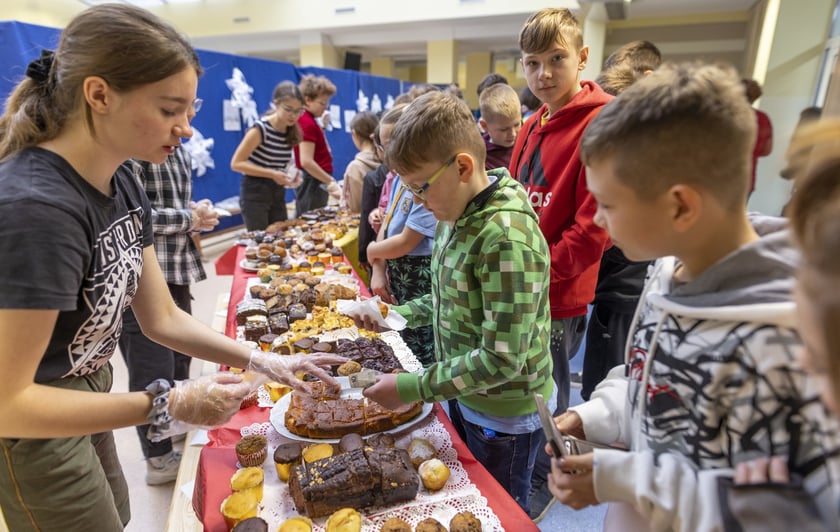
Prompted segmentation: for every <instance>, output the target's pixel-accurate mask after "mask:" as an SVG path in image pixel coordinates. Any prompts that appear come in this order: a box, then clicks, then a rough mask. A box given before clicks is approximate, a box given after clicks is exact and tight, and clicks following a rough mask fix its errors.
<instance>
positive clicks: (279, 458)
mask: <svg viewBox="0 0 840 532" xmlns="http://www.w3.org/2000/svg"><path fill="white" fill-rule="evenodd" d="M302 453H303V446H302V445H301V444H299V443H297V442H291V443H284V444H282V445H278V446H277V448H276V449H274V468H275V469H276V470H277V477H278V478H279V479H280V480H282V481H283V482H287V481H288V480H289V474H290V473H291V472H292V468H293V467H294V466H296V465H298V464H299V463H300V459H301V456H302Z"/></svg>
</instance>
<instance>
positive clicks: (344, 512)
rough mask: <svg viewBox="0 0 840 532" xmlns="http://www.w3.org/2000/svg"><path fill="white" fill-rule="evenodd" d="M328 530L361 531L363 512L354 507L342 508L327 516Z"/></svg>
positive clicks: (339, 531) (336, 531) (326, 526)
mask: <svg viewBox="0 0 840 532" xmlns="http://www.w3.org/2000/svg"><path fill="white" fill-rule="evenodd" d="M324 528H325V529H326V531H327V532H361V530H362V514H360V513H359V512H358V511H356V510H354V509H353V508H342V509H341V510H337V511H335V512H333V514H332V515H331V516H329V517H328V518H327V523H326V525H325V526H324Z"/></svg>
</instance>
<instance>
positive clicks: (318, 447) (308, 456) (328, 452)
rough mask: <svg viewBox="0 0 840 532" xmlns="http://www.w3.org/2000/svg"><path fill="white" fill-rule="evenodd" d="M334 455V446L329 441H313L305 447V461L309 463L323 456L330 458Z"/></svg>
mask: <svg viewBox="0 0 840 532" xmlns="http://www.w3.org/2000/svg"><path fill="white" fill-rule="evenodd" d="M332 455H333V446H332V445H330V444H329V443H313V444H312V445H307V446H306V448H304V449H303V461H304V462H306V463H307V464H308V463H312V462H314V461H315V460H321V459H322V458H329V457H330V456H332Z"/></svg>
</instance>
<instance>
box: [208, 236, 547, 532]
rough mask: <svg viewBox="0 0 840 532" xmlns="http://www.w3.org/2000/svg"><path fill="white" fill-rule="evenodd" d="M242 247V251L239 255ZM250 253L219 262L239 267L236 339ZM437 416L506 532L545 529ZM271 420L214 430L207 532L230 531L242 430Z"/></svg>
mask: <svg viewBox="0 0 840 532" xmlns="http://www.w3.org/2000/svg"><path fill="white" fill-rule="evenodd" d="M237 248H238V251H236V253H233V251H234V250H236V249H237ZM244 255H245V251H244V247H242V246H236V248H232V249H231V251H229V252H228V253H225V255H223V256H222V258H220V259H219V260H220V261H221V260H222V259H223V258H224V259H225V261H226V264H225V265H224V266H225V267H229V266H230V265H231V262H232V264H233V275H234V277H233V284H232V285H231V292H230V294H231V296H230V302H229V305H228V319H227V326H226V328H225V333H226V334H227V335H228V336H230V337H232V338H235V337H236V304H237V303H238V302H239V301H240V300H241V299H242V296H243V294H244V293H245V287H246V285H247V282H248V279H249V278H250V277H253V276H254V274H252V273H248V272H246V271H245V270H243V269H242V268H241V267H240V266H239V263H240V261H241V260H242V258H244ZM218 269H219V263H218V261H217V271H218ZM362 290H364V291H365V292H366V290H365V289H364V286H362ZM433 412H434V413H435V415H436V416H437V418H438V420H439V421H440V422H441V423H442V424H443V426H444V427H446V430H447V431H448V432H449V437H450V439H451V440H452V447H453V448H454V449H455V451H456V452H457V453H458V460H459V461H460V462H461V463H462V464H463V466H464V469H465V470H466V471H467V474H468V475H469V477H470V480H471V481H472V483H473V484H475V486H476V487H478V489H479V490H480V491H481V494H482V495H483V496H484V497H485V498H486V499H487V502H488V505H489V506H490V508H492V509H493V512H494V513H495V514H496V515H497V516H498V517H499V521H501V523H502V527H503V528H504V530H516V531H517V532H524V531H536V530H539V528H538V527H537V526H536V525H535V524H534V522H533V521H531V519H530V518H529V517H528V515H527V514H526V513H525V512H524V511H522V509H521V508H520V507H519V505H518V504H516V502H515V501H514V500H513V499H512V498H511V496H510V495H509V494H508V493H507V491H505V490H504V489H503V488H502V487H501V486H500V485H499V483H498V482H496V479H494V478H493V477H492V476H491V475H490V473H488V472H487V470H486V469H485V468H484V467H483V466H482V465H481V464H479V463H478V462H477V461H476V459H475V457H474V456H473V455H472V453H471V452H470V450H469V449H468V448H467V446H466V444H465V443H464V442H463V440H461V438H460V437H459V436H458V433H457V432H456V431H455V427H453V426H452V422H451V421H450V420H449V418H448V417H447V416H446V413H445V412H444V411H443V409H442V408H441V407H440V406H439V405H435V406H434V408H433ZM268 416H269V409H268V408H260V407H256V406H255V407H251V408H248V409H245V410H241V411H240V412H239V413H238V414H237V415H235V416H234V417H233V419H231V420H230V422H228V423H227V424H225V425H224V426H222V427H219V428H217V429H214V430H212V431H210V432H209V439H210V443H208V444H207V446H205V447H204V448H203V449H202V450H201V456H200V458H199V462H198V470H197V471H196V477H195V488H194V491H193V508H194V509H195V514H196V515H197V516H198V518H199V519H200V520H201V522H202V523H203V524H204V530H205V531H206V532H222V531H224V532H227V530H228V529H227V527H226V525H225V521H224V518H223V517H222V515H221V512H220V511H219V507H220V506H221V504H222V500H224V498H225V497H227V496H228V495H229V494H230V477H231V476H232V475H233V473H234V472H235V471H236V462H237V460H236V452H235V451H234V446H235V445H236V442H238V441H239V439H240V438H241V435H240V432H239V431H240V429H241V428H242V427H244V426H246V425H250V424H252V423H264V422H266V421H268Z"/></svg>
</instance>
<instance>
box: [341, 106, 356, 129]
mask: <svg viewBox="0 0 840 532" xmlns="http://www.w3.org/2000/svg"><path fill="white" fill-rule="evenodd" d="M354 116H356V111H354V110H352V109H345V110H344V131H346V132H347V133H351V131H350V122H351V121H352V120H353V117H354Z"/></svg>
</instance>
